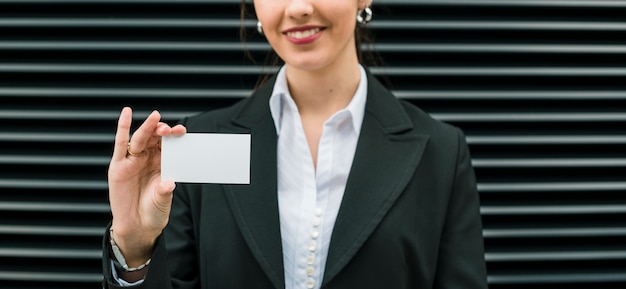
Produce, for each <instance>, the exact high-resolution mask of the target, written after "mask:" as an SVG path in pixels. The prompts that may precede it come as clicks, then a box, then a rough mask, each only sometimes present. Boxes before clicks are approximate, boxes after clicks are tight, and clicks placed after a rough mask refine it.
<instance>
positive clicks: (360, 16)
mask: <svg viewBox="0 0 626 289" xmlns="http://www.w3.org/2000/svg"><path fill="white" fill-rule="evenodd" d="M370 21H372V9H370V8H369V7H365V9H363V10H359V11H357V13H356V22H359V23H361V24H367V23H368V22H370Z"/></svg>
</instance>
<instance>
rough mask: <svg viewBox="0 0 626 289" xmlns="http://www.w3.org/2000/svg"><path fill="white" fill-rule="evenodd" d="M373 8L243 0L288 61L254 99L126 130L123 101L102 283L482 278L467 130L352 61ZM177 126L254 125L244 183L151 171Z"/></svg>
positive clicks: (319, 1) (248, 128)
mask: <svg viewBox="0 0 626 289" xmlns="http://www.w3.org/2000/svg"><path fill="white" fill-rule="evenodd" d="M370 5H371V0H345V1H344V0H342V1H337V0H254V7H255V11H256V15H257V18H258V20H259V31H260V32H262V33H263V34H264V35H265V37H266V38H267V40H268V41H269V43H270V44H271V46H272V48H273V50H274V51H275V52H276V53H277V54H278V56H280V58H281V59H282V60H283V61H284V63H285V64H284V66H282V68H281V69H280V71H279V72H278V73H277V74H276V75H275V76H274V77H272V78H271V79H269V80H268V81H267V82H266V83H265V84H264V85H262V86H261V87H259V88H258V89H257V90H256V91H255V92H254V94H253V95H252V96H251V97H249V98H246V99H244V100H241V101H240V102H238V103H236V104H235V105H233V106H231V107H228V108H224V109H219V110H215V111H211V112H206V113H202V114H198V115H194V116H190V117H188V118H186V119H184V120H183V121H182V122H181V124H179V125H176V126H173V127H170V126H169V125H167V124H165V123H162V122H160V116H159V113H158V112H156V111H155V112H153V113H152V114H151V115H150V116H149V117H148V118H147V119H146V120H145V121H144V123H143V124H142V125H141V126H140V127H139V128H138V129H137V130H136V131H135V132H134V133H133V134H132V135H133V136H132V138H130V137H129V135H130V124H131V119H132V117H131V114H132V112H131V110H130V108H124V109H123V110H122V113H121V115H120V118H119V123H118V128H117V133H116V140H115V149H114V153H113V157H112V159H111V163H110V167H109V173H108V180H109V195H110V204H111V210H112V214H113V220H112V222H111V224H110V227H109V228H107V229H108V230H107V234H106V237H105V239H104V243H103V244H104V258H103V269H104V275H105V278H104V282H103V285H104V287H105V288H120V287H127V286H132V287H136V288H219V289H241V288H255V289H264V288H268V289H269V288H278V289H282V288H286V289H295V288H328V289H331V288H350V289H352V288H360V289H363V288H372V289H374V288H376V289H378V288H394V289H396V288H397V289H402V288H407V289H408V288H415V289H417V288H419V289H426V288H438V289H446V288H449V289H452V288H487V285H486V272H485V271H486V270H485V261H484V249H483V239H482V225H481V218H480V213H479V198H478V193H477V191H476V183H475V177H474V173H473V169H472V166H471V164H470V156H469V150H468V147H467V144H466V143H465V138H464V135H463V133H462V132H461V131H460V130H459V129H457V128H455V127H453V126H450V125H448V124H444V123H442V122H440V121H437V120H434V119H432V118H431V117H429V116H428V115H427V114H426V113H424V112H423V111H421V110H420V109H419V108H417V107H415V106H413V105H411V104H409V103H408V102H405V101H402V100H398V99H397V98H395V97H394V96H393V95H392V94H391V92H390V91H389V90H387V89H386V88H385V87H383V86H382V85H381V84H380V83H379V82H378V81H377V79H376V78H375V77H373V76H372V75H370V74H369V73H368V71H367V70H366V68H365V67H363V66H362V65H361V64H360V63H359V55H358V54H359V52H358V51H359V50H358V49H357V47H359V45H360V44H361V43H359V41H358V40H357V37H355V35H357V34H358V28H357V27H356V26H357V25H358V23H365V22H367V21H369V20H370V19H371V10H370V9H369V6H370ZM355 16H357V17H355ZM355 32H356V33H355ZM187 132H218V133H250V134H251V140H252V141H251V143H252V147H251V163H250V166H251V172H250V174H251V181H250V184H249V185H226V184H186V183H179V184H175V183H174V182H172V181H169V180H161V176H160V148H159V141H160V138H161V137H162V136H167V135H183V134H185V133H187Z"/></svg>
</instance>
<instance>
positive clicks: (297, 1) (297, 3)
mask: <svg viewBox="0 0 626 289" xmlns="http://www.w3.org/2000/svg"><path fill="white" fill-rule="evenodd" d="M340 1H342V0H340ZM313 10H314V9H313V5H312V4H311V2H310V0H289V3H288V4H287V7H286V9H285V13H286V14H287V16H289V17H290V18H293V19H301V18H306V17H309V16H311V15H312V14H313Z"/></svg>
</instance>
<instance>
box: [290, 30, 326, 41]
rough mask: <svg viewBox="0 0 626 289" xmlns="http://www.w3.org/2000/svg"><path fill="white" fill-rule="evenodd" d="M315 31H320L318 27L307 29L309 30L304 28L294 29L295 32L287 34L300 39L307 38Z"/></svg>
mask: <svg viewBox="0 0 626 289" xmlns="http://www.w3.org/2000/svg"><path fill="white" fill-rule="evenodd" d="M317 32H320V29H319V28H313V29H309V30H305V31H295V32H287V36H289V37H292V38H296V39H302V38H307V37H309V36H311V35H313V34H315V33H317Z"/></svg>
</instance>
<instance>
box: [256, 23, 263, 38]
mask: <svg viewBox="0 0 626 289" xmlns="http://www.w3.org/2000/svg"><path fill="white" fill-rule="evenodd" d="M256 31H259V34H261V35H263V24H261V21H257V22H256Z"/></svg>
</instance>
